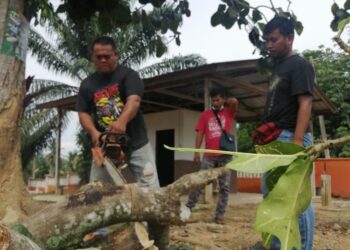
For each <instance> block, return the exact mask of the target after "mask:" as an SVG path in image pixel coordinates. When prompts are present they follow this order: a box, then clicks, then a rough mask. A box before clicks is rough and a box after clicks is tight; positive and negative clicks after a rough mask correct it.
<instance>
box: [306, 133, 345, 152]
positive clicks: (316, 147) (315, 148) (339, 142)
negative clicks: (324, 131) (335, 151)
mask: <svg viewBox="0 0 350 250" xmlns="http://www.w3.org/2000/svg"><path fill="white" fill-rule="evenodd" d="M349 142H350V136H345V137H341V138H339V139H335V140H329V141H326V142H323V143H319V144H316V145H314V146H313V147H311V148H310V149H309V151H308V152H307V153H308V154H309V155H315V154H318V153H321V152H322V151H324V150H325V149H327V148H331V147H333V146H338V145H342V144H345V143H349Z"/></svg>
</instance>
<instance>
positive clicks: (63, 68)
mask: <svg viewBox="0 0 350 250" xmlns="http://www.w3.org/2000/svg"><path fill="white" fill-rule="evenodd" d="M28 47H29V49H30V51H31V52H32V54H33V56H34V57H36V59H37V60H38V62H39V63H41V64H42V65H43V66H45V67H46V68H47V69H48V70H52V71H53V72H55V73H60V74H64V75H67V76H70V77H72V78H78V79H80V80H81V78H80V76H79V75H75V74H74V73H73V72H72V66H71V65H72V64H71V63H70V62H72V61H73V58H70V57H68V58H67V55H63V54H62V53H61V52H60V51H59V50H58V49H57V48H56V47H55V46H54V45H52V44H51V43H50V42H48V41H47V40H46V39H45V38H44V37H43V36H42V35H40V34H39V33H38V32H36V31H35V30H34V29H30V32H29V42H28Z"/></svg>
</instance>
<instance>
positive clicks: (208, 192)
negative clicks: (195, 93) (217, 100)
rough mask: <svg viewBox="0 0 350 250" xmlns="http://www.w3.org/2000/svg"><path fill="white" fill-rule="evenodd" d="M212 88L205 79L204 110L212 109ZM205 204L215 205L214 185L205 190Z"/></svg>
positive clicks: (207, 79) (207, 186)
mask: <svg viewBox="0 0 350 250" xmlns="http://www.w3.org/2000/svg"><path fill="white" fill-rule="evenodd" d="M210 87H211V80H210V79H209V78H205V80H204V106H205V107H204V109H207V108H209V107H210V104H211V103H210V96H209V89H210ZM204 203H207V204H211V203H213V184H212V183H211V184H209V185H206V186H205V188H204Z"/></svg>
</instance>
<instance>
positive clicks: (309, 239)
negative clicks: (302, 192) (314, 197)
mask: <svg viewBox="0 0 350 250" xmlns="http://www.w3.org/2000/svg"><path fill="white" fill-rule="evenodd" d="M277 140H279V141H285V142H291V141H292V140H293V132H291V131H289V130H286V129H284V130H282V132H281V134H280V135H279V137H278V138H277ZM311 142H312V141H311V133H306V134H305V135H304V147H307V146H309V145H311ZM266 177H267V175H266V174H264V175H263V177H262V185H261V190H262V193H263V196H264V197H265V196H266V195H267V194H268V189H267V187H266ZM314 225H315V215H314V209H313V207H312V205H311V204H310V205H309V207H308V208H307V209H306V210H305V211H304V212H303V213H302V214H301V215H300V216H299V231H300V236H301V249H302V250H312V246H313V241H314ZM280 245H281V244H280V241H279V240H278V238H277V237H274V238H273V239H272V243H271V249H280Z"/></svg>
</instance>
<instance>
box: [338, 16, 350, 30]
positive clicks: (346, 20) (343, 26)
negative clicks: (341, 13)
mask: <svg viewBox="0 0 350 250" xmlns="http://www.w3.org/2000/svg"><path fill="white" fill-rule="evenodd" d="M349 23H350V17H348V18H346V19H344V20H341V21H340V22H339V23H338V29H339V30H343V29H344V28H345V26H346V25H348V24H349Z"/></svg>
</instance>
